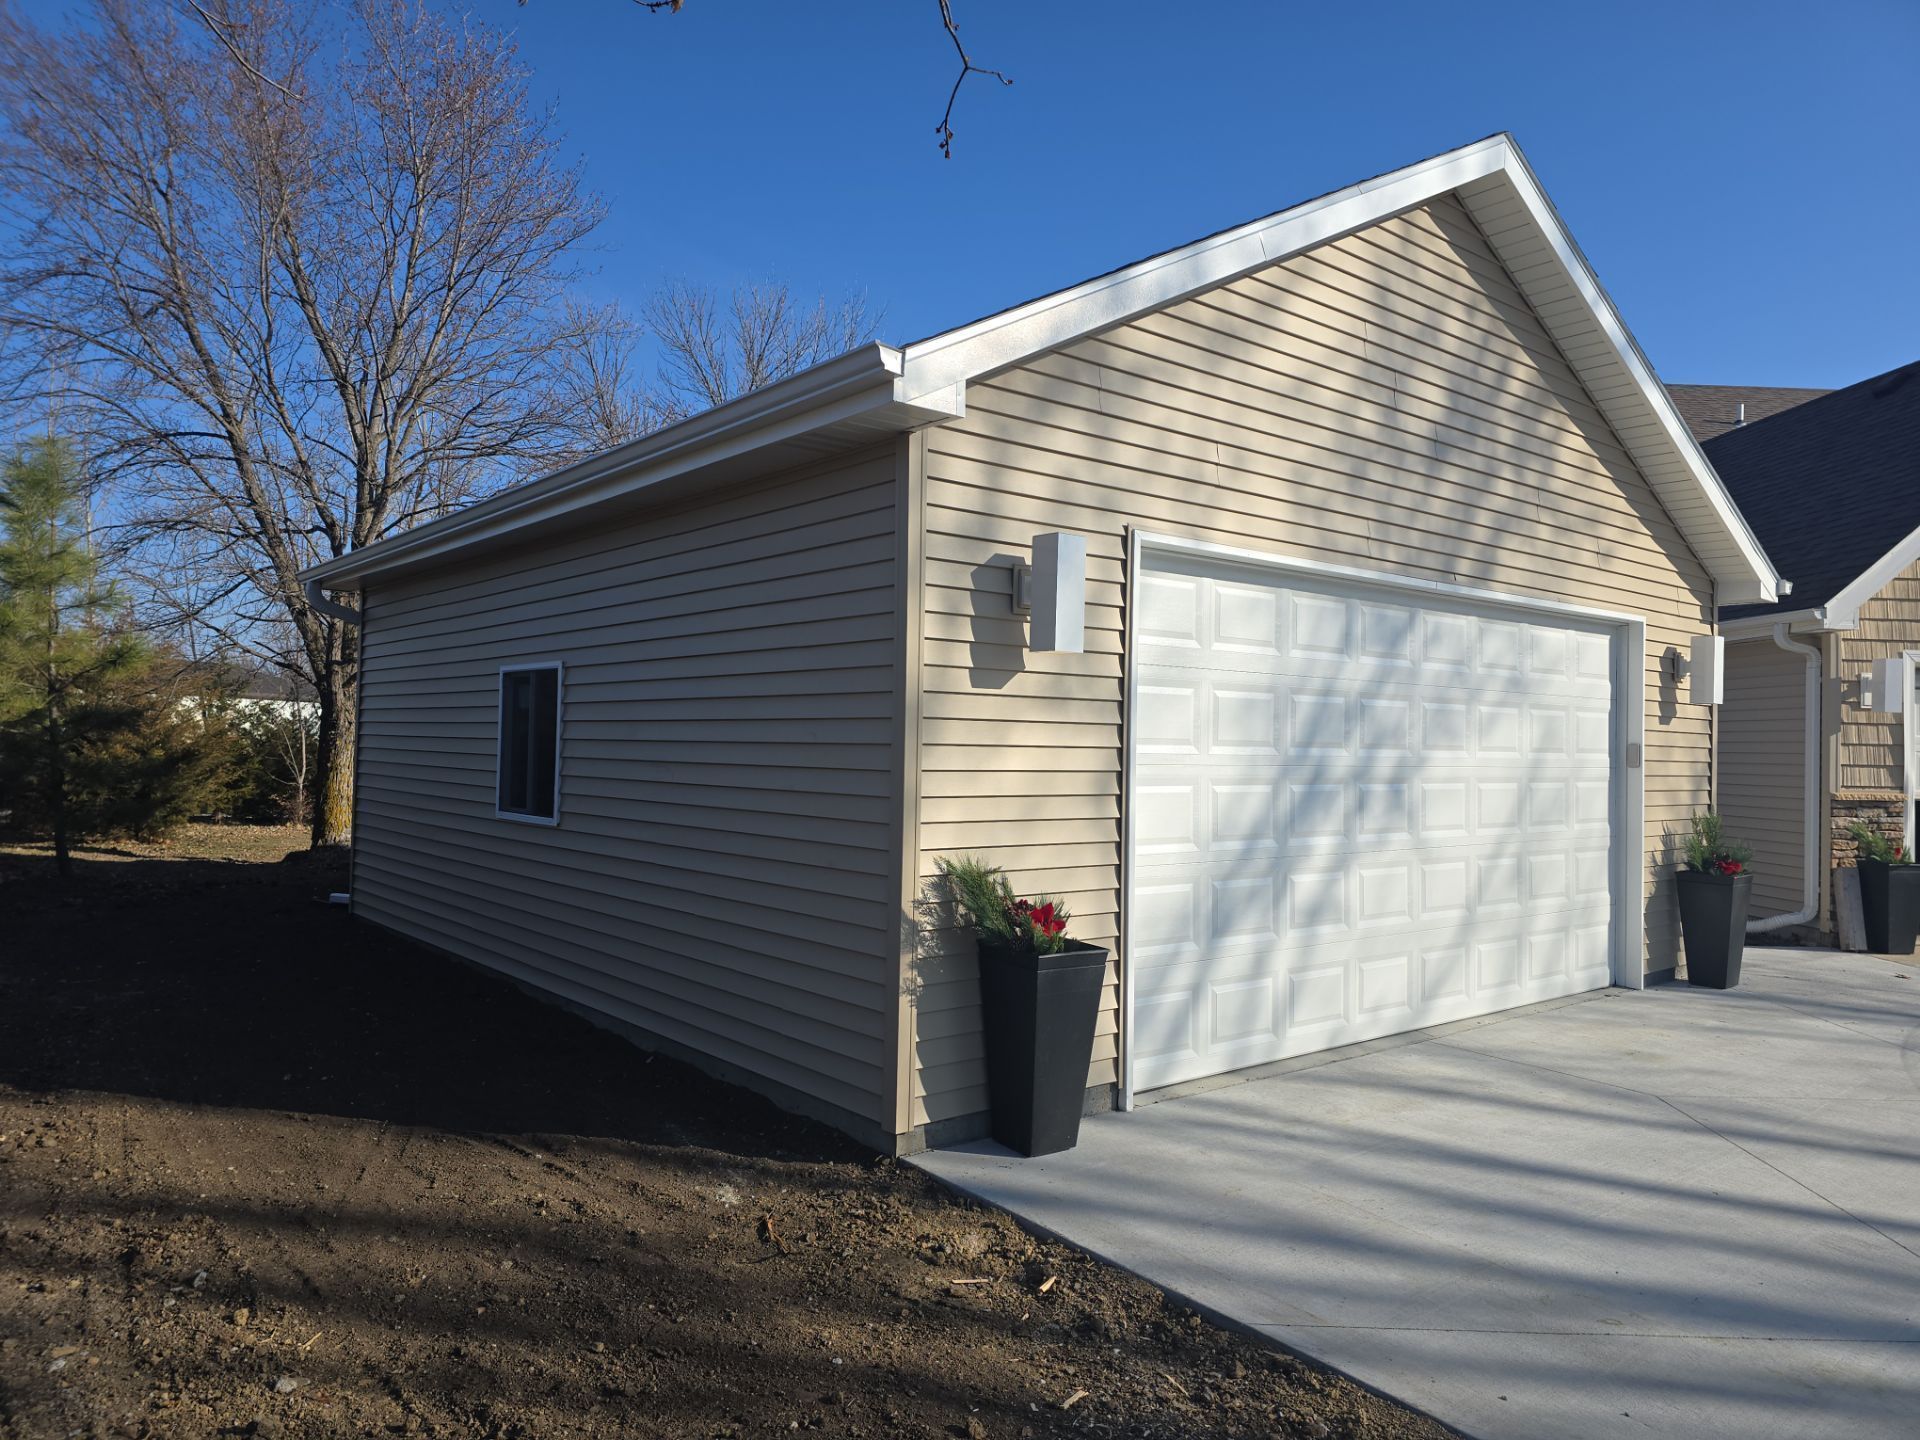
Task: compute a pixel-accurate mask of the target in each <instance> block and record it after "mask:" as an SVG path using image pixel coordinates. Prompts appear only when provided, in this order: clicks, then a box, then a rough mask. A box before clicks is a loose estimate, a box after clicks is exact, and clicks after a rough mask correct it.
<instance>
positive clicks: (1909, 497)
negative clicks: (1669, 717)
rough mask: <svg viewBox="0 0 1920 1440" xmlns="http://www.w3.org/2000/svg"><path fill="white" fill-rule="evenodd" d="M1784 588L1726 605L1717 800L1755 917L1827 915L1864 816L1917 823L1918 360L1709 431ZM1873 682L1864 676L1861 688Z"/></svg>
mask: <svg viewBox="0 0 1920 1440" xmlns="http://www.w3.org/2000/svg"><path fill="white" fill-rule="evenodd" d="M1706 451H1707V454H1708V456H1709V457H1710V458H1711V459H1712V461H1713V464H1714V468H1715V469H1716V470H1718V471H1719V473H1720V476H1721V479H1722V480H1724V481H1725V482H1726V485H1727V488H1728V489H1729V490H1730V491H1732V493H1733V497H1734V499H1735V500H1737V501H1738V502H1739V504H1740V508H1741V510H1742V511H1743V512H1744V513H1745V515H1746V517H1747V520H1748V522H1749V523H1750V524H1751V525H1752V526H1753V528H1754V530H1755V532H1756V533H1757V534H1758V535H1759V537H1760V540H1761V543H1762V544H1763V545H1764V546H1765V547H1766V550H1767V553H1768V554H1770V555H1771V556H1773V557H1774V560H1775V562H1776V563H1777V564H1778V565H1779V567H1780V570H1781V573H1782V574H1783V575H1785V576H1786V578H1787V579H1788V580H1789V581H1791V582H1792V586H1793V589H1792V592H1791V593H1790V594H1788V595H1786V596H1785V597H1783V598H1782V599H1781V600H1780V601H1778V602H1777V603H1775V604H1772V605H1753V604H1747V605H1728V606H1725V607H1723V608H1722V610H1721V611H1720V619H1721V624H1722V628H1723V630H1724V632H1725V634H1726V639H1727V673H1726V703H1725V705H1724V706H1723V707H1722V710H1721V734H1720V760H1721V774H1720V786H1719V792H1720V808H1721V810H1722V811H1723V812H1724V814H1725V815H1726V818H1727V824H1728V826H1729V828H1730V829H1732V830H1735V831H1737V832H1739V833H1740V834H1742V835H1745V836H1747V837H1748V838H1749V840H1750V841H1751V843H1752V844H1753V847H1754V851H1755V855H1754V862H1755V863H1754V913H1755V915H1756V917H1757V918H1758V920H1759V921H1760V922H1761V924H1762V926H1763V927H1764V928H1768V929H1790V928H1793V927H1797V926H1803V925H1804V926H1807V927H1810V928H1811V929H1813V930H1816V931H1821V932H1829V933H1830V932H1832V930H1833V929H1834V917H1835V904H1834V886H1835V877H1834V875H1833V873H1832V872H1833V870H1834V867H1835V866H1838V865H1842V864H1850V863H1851V861H1852V860H1853V857H1854V845H1853V842H1852V841H1851V840H1849V839H1848V838H1847V831H1848V829H1849V827H1850V826H1852V825H1853V824H1854V823H1855V822H1857V821H1865V822H1867V823H1869V824H1871V825H1872V826H1874V827H1875V828H1876V829H1878V830H1881V831H1884V832H1885V833H1887V834H1889V835H1894V836H1899V837H1902V838H1903V839H1904V838H1907V837H1911V836H1912V834H1913V805H1914V802H1913V796H1914V791H1915V788H1916V785H1917V784H1920V766H1916V763H1915V755H1914V749H1913V747H1914V733H1915V727H1914V726H1913V725H1911V724H1909V723H1908V720H1909V718H1910V717H1911V715H1912V708H1911V707H1912V703H1913V701H1912V695H1911V688H1912V677H1911V670H1912V667H1911V665H1910V664H1906V663H1899V664H1896V665H1894V666H1892V667H1891V668H1890V669H1888V670H1887V671H1886V672H1885V678H1886V679H1887V680H1888V683H1887V685H1886V686H1885V687H1883V688H1884V689H1885V690H1887V691H1888V692H1889V693H1887V694H1883V695H1881V696H1878V697H1874V698H1873V702H1872V708H1868V706H1867V704H1865V703H1863V700H1864V699H1865V698H1866V696H1863V690H1862V685H1861V677H1862V676H1863V675H1868V674H1870V673H1871V672H1872V671H1873V669H1874V666H1875V664H1876V662H1882V661H1887V660H1894V661H1900V662H1904V660H1905V659H1906V657H1911V656H1914V655H1920V364H1914V365H1907V366H1903V367H1902V368H1900V369H1898V370H1893V371H1890V372H1888V373H1887V374H1885V375H1878V376H1875V377H1874V378H1873V379H1871V380H1863V381H1861V382H1860V383H1859V384H1858V385H1850V386H1848V387H1847V388H1846V389H1844V390H1835V391H1833V392H1832V393H1831V394H1827V395H1823V396H1820V397H1819V398H1817V399H1813V400H1809V401H1807V402H1805V403H1804V404H1800V405H1797V406H1795V407H1794V408H1792V409H1789V410H1786V411H1784V412H1782V413H1780V414H1777V415H1775V416H1773V417H1772V418H1771V419H1767V420H1763V421H1760V422H1758V423H1753V424H1748V425H1747V426H1746V427H1744V428H1742V429H1736V430H1733V431H1730V432H1729V433H1727V434H1725V435H1722V436H1721V437H1719V438H1718V439H1715V440H1710V441H1708V442H1707V445H1706ZM1872 688H1873V687H1872V685H1871V684H1869V685H1868V686H1867V687H1866V691H1867V694H1868V695H1870V694H1871V691H1872Z"/></svg>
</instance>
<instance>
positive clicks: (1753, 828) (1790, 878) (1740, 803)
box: [1719, 640, 1808, 919]
mask: <svg viewBox="0 0 1920 1440" xmlns="http://www.w3.org/2000/svg"><path fill="white" fill-rule="evenodd" d="M1806 728H1807V663H1806V658H1805V657H1804V656H1801V655H1795V654H1789V653H1788V652H1787V651H1785V650H1782V649H1781V648H1780V647H1779V646H1778V645H1775V644H1774V643H1773V642H1772V641H1771V640H1748V641H1742V642H1741V643H1739V644H1737V645H1729V646H1728V647H1727V686H1726V703H1725V705H1724V706H1723V707H1722V709H1721V719H1720V777H1719V779H1720V785H1719V792H1720V793H1719V808H1720V813H1721V815H1722V816H1723V817H1724V818H1725V820H1726V822H1727V831H1728V833H1729V834H1731V835H1734V836H1736V837H1738V838H1740V839H1742V840H1745V841H1746V842H1747V843H1748V844H1749V845H1751V846H1752V847H1753V872H1754V875H1753V915H1754V918H1756V919H1759V918H1762V917H1765V916H1769V915H1785V914H1787V913H1789V912H1790V911H1794V910H1798V909H1799V908H1800V906H1801V904H1802V903H1803V902H1804V900H1805V895H1804V893H1803V888H1802V887H1803V886H1804V885H1805V882H1806V826H1807V823H1808V821H1807V815H1806V790H1805V788H1804V786H1805V783H1806Z"/></svg>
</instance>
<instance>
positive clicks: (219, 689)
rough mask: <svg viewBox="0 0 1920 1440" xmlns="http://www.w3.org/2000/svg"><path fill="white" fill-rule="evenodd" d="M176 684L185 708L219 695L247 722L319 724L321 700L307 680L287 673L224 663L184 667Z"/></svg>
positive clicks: (209, 662) (200, 661)
mask: <svg viewBox="0 0 1920 1440" xmlns="http://www.w3.org/2000/svg"><path fill="white" fill-rule="evenodd" d="M173 684H174V685H175V686H176V688H178V689H179V690H180V691H182V692H183V694H184V695H185V697H186V698H183V699H182V700H181V701H180V704H182V705H199V704H200V703H202V701H201V697H203V696H207V695H218V696H219V697H220V699H221V701H222V703H223V704H224V705H225V706H226V707H227V708H228V709H229V710H230V711H232V712H234V713H236V714H238V715H240V716H242V717H246V718H249V719H251V718H253V717H256V716H258V717H271V718H273V719H279V720H290V719H295V718H299V719H304V720H308V721H317V720H318V718H319V712H320V701H319V697H318V696H316V695H315V694H314V693H313V687H312V686H311V685H309V684H308V683H307V682H306V681H305V680H303V679H301V678H299V677H297V676H293V675H289V674H287V673H286V672H284V671H279V670H266V669H260V668H257V667H253V666H247V665H236V664H233V663H231V662H229V661H223V660H196V661H191V662H188V663H185V664H183V665H182V667H181V669H180V670H179V672H178V673H177V675H175V676H174V679H173Z"/></svg>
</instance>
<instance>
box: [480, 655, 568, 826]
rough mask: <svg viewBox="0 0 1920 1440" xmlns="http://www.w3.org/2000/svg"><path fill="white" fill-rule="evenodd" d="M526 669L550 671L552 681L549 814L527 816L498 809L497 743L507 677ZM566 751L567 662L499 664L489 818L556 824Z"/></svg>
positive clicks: (498, 755) (494, 703)
mask: <svg viewBox="0 0 1920 1440" xmlns="http://www.w3.org/2000/svg"><path fill="white" fill-rule="evenodd" d="M529 670H551V671H553V672H554V682H553V814H551V815H529V814H527V813H526V812H525V811H524V810H502V809H501V808H500V742H501V741H502V739H503V738H504V736H503V735H502V734H501V721H502V719H503V716H502V711H503V709H504V708H505V705H506V699H507V683H506V682H507V676H509V675H513V674H518V673H524V672H526V671H529ZM566 750H567V662H566V661H564V660H528V661H524V662H521V663H519V664H514V665H502V666H501V667H500V672H499V674H498V675H497V676H496V677H495V680H494V694H493V818H494V819H496V820H511V821H513V822H514V823H515V824H516V825H543V826H545V827H547V828H548V829H552V828H554V827H555V826H557V825H559V823H560V814H561V810H562V805H563V792H562V791H561V788H560V778H561V774H562V771H563V764H562V757H563V756H564V755H565V754H566Z"/></svg>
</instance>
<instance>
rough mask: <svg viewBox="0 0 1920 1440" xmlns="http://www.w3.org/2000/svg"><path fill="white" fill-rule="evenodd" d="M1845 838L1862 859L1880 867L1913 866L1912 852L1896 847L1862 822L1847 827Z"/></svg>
mask: <svg viewBox="0 0 1920 1440" xmlns="http://www.w3.org/2000/svg"><path fill="white" fill-rule="evenodd" d="M1847 836H1848V838H1849V839H1851V840H1852V841H1853V843H1854V845H1855V846H1856V847H1857V848H1858V849H1859V851H1860V855H1861V858H1862V859H1866V860H1878V861H1879V862H1880V863H1881V864H1882V865H1911V864H1913V851H1911V850H1909V849H1908V848H1907V847H1906V846H1905V845H1901V846H1898V847H1896V846H1895V845H1894V843H1893V842H1892V841H1891V840H1889V839H1887V837H1886V836H1884V835H1882V834H1881V833H1880V832H1879V831H1878V830H1875V829H1874V828H1873V827H1871V826H1870V825H1868V824H1866V823H1865V822H1864V821H1861V820H1856V821H1854V822H1853V824H1851V825H1849V826H1848V827H1847Z"/></svg>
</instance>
